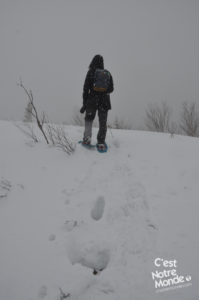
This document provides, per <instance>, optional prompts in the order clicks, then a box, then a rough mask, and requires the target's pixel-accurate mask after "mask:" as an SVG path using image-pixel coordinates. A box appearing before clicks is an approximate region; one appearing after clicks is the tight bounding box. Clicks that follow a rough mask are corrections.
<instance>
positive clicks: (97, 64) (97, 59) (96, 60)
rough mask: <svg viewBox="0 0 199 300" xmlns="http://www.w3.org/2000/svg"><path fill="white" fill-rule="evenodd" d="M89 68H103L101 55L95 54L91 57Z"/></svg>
mask: <svg viewBox="0 0 199 300" xmlns="http://www.w3.org/2000/svg"><path fill="white" fill-rule="evenodd" d="M89 68H90V69H104V59H103V57H102V56H101V55H99V54H97V55H95V56H94V57H93V59H92V61H91V63H90V65H89Z"/></svg>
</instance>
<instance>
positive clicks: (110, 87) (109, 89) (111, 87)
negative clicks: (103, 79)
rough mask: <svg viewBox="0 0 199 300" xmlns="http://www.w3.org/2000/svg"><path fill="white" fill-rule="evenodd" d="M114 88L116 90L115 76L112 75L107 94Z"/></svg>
mask: <svg viewBox="0 0 199 300" xmlns="http://www.w3.org/2000/svg"><path fill="white" fill-rule="evenodd" d="M113 90H114V85H113V77H112V76H111V78H110V84H109V87H108V90H107V94H110V93H112V92H113Z"/></svg>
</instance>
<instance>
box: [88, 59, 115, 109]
mask: <svg viewBox="0 0 199 300" xmlns="http://www.w3.org/2000/svg"><path fill="white" fill-rule="evenodd" d="M96 69H104V62H103V57H102V56H101V55H96V56H95V57H94V58H93V60H92V61H91V64H90V66H89V70H88V72H87V75H86V79H85V82H84V87H83V106H84V107H85V108H86V110H96V109H102V110H109V109H111V101H110V95H109V94H110V93H112V92H113V90H114V87H113V78H112V76H111V79H110V86H109V88H108V91H106V93H102V92H96V91H94V90H93V82H94V74H95V70H96Z"/></svg>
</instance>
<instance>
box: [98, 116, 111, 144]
mask: <svg viewBox="0 0 199 300" xmlns="http://www.w3.org/2000/svg"><path fill="white" fill-rule="evenodd" d="M98 117H99V131H98V134H97V142H98V144H104V143H105V139H106V132H107V117H108V111H107V110H98Z"/></svg>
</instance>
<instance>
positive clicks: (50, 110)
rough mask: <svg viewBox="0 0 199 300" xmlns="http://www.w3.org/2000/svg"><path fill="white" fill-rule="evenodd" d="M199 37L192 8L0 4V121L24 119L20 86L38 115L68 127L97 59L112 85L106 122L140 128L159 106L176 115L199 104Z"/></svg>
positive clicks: (92, 0)
mask: <svg viewBox="0 0 199 300" xmlns="http://www.w3.org/2000/svg"><path fill="white" fill-rule="evenodd" d="M198 30H199V1H197V0H189V1H187V0H186V1H184V0H172V1H167V0H163V1H159V0H140V1H136V0H123V1H118V0H100V1H96V0H57V1H52V0H42V1H41V0H0V42H1V51H0V119H8V120H22V119H23V115H24V110H25V106H26V103H27V100H26V97H25V94H24V92H23V91H22V89H20V87H18V86H17V82H19V80H20V78H21V79H22V80H23V83H24V85H25V86H26V87H27V88H28V89H29V88H30V89H32V91H33V95H34V101H35V104H36V106H37V107H38V110H39V111H45V112H46V113H47V114H48V116H49V118H50V119H51V120H52V121H53V122H68V121H69V120H70V119H71V118H72V116H73V114H74V112H75V111H76V112H77V111H78V110H79V108H80V107H81V105H82V88H83V83H84V79H85V75H86V72H87V70H88V65H89V63H90V61H91V59H92V58H93V56H94V55H95V54H101V55H103V57H104V62H105V67H106V68H107V69H108V70H110V71H111V73H112V76H113V79H114V86H115V91H114V93H113V94H112V95H111V102H112V110H111V112H110V115H109V116H110V119H113V118H114V117H115V116H118V117H120V118H125V119H126V120H130V122H131V123H132V124H133V125H134V126H135V127H139V126H142V124H143V122H144V115H145V109H146V107H147V105H148V104H149V103H153V102H157V103H159V102H162V101H166V102H168V104H170V105H171V107H173V109H174V113H175V112H177V111H178V110H179V109H180V103H182V102H183V101H194V102H198V99H199V98H198V96H199V59H198V53H199V34H198Z"/></svg>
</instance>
